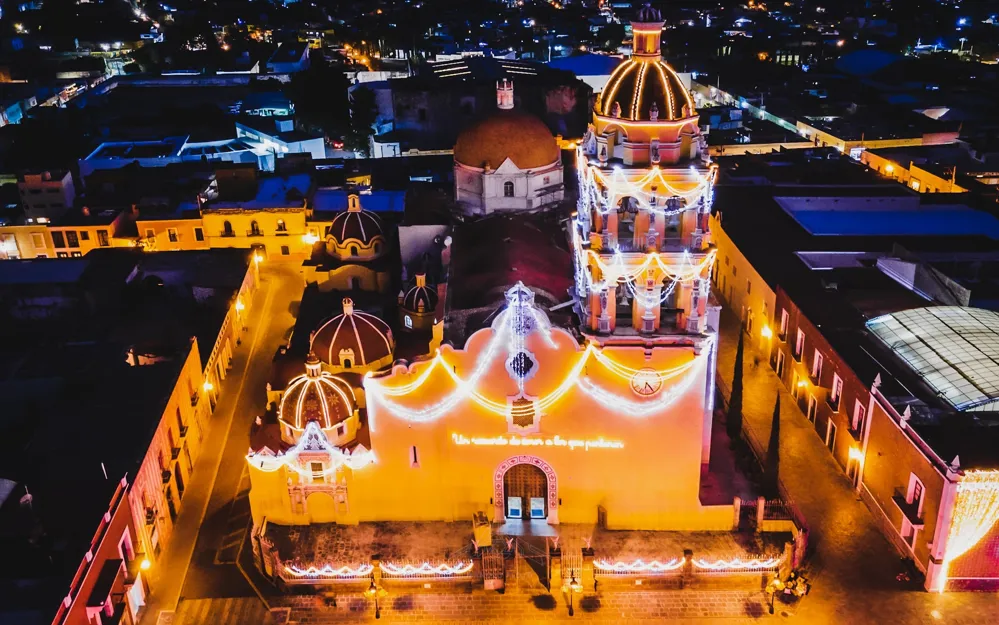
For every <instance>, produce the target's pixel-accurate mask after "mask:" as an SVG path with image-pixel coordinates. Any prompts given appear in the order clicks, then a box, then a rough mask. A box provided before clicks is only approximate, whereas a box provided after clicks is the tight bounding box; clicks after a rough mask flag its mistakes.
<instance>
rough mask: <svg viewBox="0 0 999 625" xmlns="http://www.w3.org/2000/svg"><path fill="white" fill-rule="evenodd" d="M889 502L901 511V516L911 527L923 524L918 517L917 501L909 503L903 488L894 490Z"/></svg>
mask: <svg viewBox="0 0 999 625" xmlns="http://www.w3.org/2000/svg"><path fill="white" fill-rule="evenodd" d="M891 500H892V501H893V502H895V505H896V506H898V509H899V510H901V511H902V514H904V515H905V518H906V519H908V520H909V523H911V524H912V525H922V524H923V519H921V518H920V517H919V500H918V499H917V500H915V501H909V496H908V493H906V491H905V489H904V488H896V489H895V494H894V495H892V498H891Z"/></svg>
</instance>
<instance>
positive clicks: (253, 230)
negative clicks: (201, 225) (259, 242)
mask: <svg viewBox="0 0 999 625" xmlns="http://www.w3.org/2000/svg"><path fill="white" fill-rule="evenodd" d="M227 223H228V222H227ZM250 236H253V237H258V236H260V224H258V223H257V222H256V221H251V222H250Z"/></svg>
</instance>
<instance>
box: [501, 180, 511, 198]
mask: <svg viewBox="0 0 999 625" xmlns="http://www.w3.org/2000/svg"><path fill="white" fill-rule="evenodd" d="M503 197H513V182H511V181H510V180H507V181H506V182H504V183H503Z"/></svg>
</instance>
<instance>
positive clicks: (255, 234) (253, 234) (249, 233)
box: [246, 229, 264, 237]
mask: <svg viewBox="0 0 999 625" xmlns="http://www.w3.org/2000/svg"><path fill="white" fill-rule="evenodd" d="M246 236H248V237H262V236H264V233H263V232H261V231H260V230H259V229H257V230H252V229H251V230H247V231H246Z"/></svg>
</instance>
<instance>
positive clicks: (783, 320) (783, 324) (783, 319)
mask: <svg viewBox="0 0 999 625" xmlns="http://www.w3.org/2000/svg"><path fill="white" fill-rule="evenodd" d="M787 322H788V314H787V310H786V309H784V308H781V309H780V332H779V334H778V336H779V337H780V340H782V341H783V340H784V339H786V338H787Z"/></svg>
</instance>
